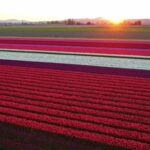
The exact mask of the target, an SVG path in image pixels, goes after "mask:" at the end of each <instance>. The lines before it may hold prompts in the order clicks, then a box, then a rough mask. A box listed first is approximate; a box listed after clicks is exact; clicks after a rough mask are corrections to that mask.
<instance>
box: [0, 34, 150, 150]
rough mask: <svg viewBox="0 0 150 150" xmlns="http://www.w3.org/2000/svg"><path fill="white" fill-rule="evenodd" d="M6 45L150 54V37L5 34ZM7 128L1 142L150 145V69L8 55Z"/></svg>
mask: <svg viewBox="0 0 150 150" xmlns="http://www.w3.org/2000/svg"><path fill="white" fill-rule="evenodd" d="M0 49H1V50H3V51H5V50H9V51H14V50H18V51H20V52H21V51H26V52H30V53H32V51H36V52H39V53H45V52H46V53H47V52H48V53H49V52H51V51H55V52H57V53H59V52H65V53H73V54H75V53H82V54H88V55H90V54H91V55H101V54H105V55H113V56H114V55H117V56H115V57H119V56H120V55H121V57H124V56H126V57H128V56H129V57H137V58H139V59H149V61H150V42H149V41H136V40H133V41H128V40H87V39H86V40H85V39H84V40H83V39H82V40H81V39H63V38H61V39H55V38H53V39H48V38H10V37H9V38H6V37H5V38H4V37H3V38H0ZM73 54H72V55H73ZM49 55H50V53H49ZM113 56H112V57H113ZM134 59H136V58H134ZM118 63H119V62H118ZM124 65H125V64H124ZM0 133H1V134H0V149H17V150H22V149H23V150H24V149H25V150H30V149H31V150H56V149H57V150H114V149H115V150H117V149H122V150H124V149H133V150H149V149H150V70H144V69H143V70H142V69H127V68H126V69H124V68H113V67H112V68H111V67H104V66H103V67H101V66H88V65H85V66H84V65H75V64H63V63H61V64H59V63H48V62H31V61H18V60H8V59H7V60H6V59H0Z"/></svg>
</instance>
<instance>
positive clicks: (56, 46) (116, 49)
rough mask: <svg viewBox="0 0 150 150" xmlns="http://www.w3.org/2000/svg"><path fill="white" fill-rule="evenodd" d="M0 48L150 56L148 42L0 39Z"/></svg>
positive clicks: (149, 44) (149, 43)
mask: <svg viewBox="0 0 150 150" xmlns="http://www.w3.org/2000/svg"><path fill="white" fill-rule="evenodd" d="M0 48H1V49H2V48H4V49H19V50H44V51H58V52H78V53H96V54H121V55H141V56H150V51H149V49H150V42H148V41H147V42H144V41H122V40H81V39H78V40H77V39H76V40H75V39H70V40H68V39H67V40H66V39H40V38H37V39H36V38H0Z"/></svg>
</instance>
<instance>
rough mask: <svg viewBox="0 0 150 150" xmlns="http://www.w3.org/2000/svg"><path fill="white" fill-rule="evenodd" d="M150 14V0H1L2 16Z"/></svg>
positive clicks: (52, 17) (41, 17) (123, 16)
mask: <svg viewBox="0 0 150 150" xmlns="http://www.w3.org/2000/svg"><path fill="white" fill-rule="evenodd" d="M97 17H103V18H106V19H110V20H114V21H115V20H116V21H117V20H121V19H137V18H140V19H141V18H150V0H0V20H6V19H20V20H32V21H39V20H41V21H44V20H63V19H67V18H97Z"/></svg>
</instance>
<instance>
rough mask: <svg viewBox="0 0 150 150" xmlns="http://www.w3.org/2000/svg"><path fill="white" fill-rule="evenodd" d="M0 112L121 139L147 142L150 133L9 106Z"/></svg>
mask: <svg viewBox="0 0 150 150" xmlns="http://www.w3.org/2000/svg"><path fill="white" fill-rule="evenodd" d="M0 113H3V114H7V115H13V116H17V117H21V118H26V119H31V120H36V121H41V122H45V123H47V124H55V125H61V126H64V127H68V128H75V129H80V130H83V131H84V130H86V131H89V132H95V133H100V134H107V135H110V136H114V137H120V138H122V139H131V140H136V141H140V142H145V143H149V142H150V135H149V134H146V133H141V132H137V131H131V130H130V131H128V130H123V129H117V130H116V128H112V127H106V126H101V125H96V124H93V123H87V122H81V121H76V120H71V119H66V118H57V117H54V116H48V115H45V114H42V115H41V114H38V113H31V112H27V111H20V110H17V109H11V108H5V107H0Z"/></svg>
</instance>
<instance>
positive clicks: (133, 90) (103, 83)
mask: <svg viewBox="0 0 150 150" xmlns="http://www.w3.org/2000/svg"><path fill="white" fill-rule="evenodd" d="M4 75H5V78H6V77H7V78H6V79H7V80H9V79H10V74H7V73H4V74H3V73H2V74H1V78H3V76H4ZM11 76H13V78H14V79H15V81H16V82H17V79H20V80H21V79H22V78H20V75H19V74H18V75H17V76H14V75H11ZM21 77H23V78H24V82H25V81H29V80H32V81H33V82H32V83H40V84H41V82H38V80H37V79H39V78H36V77H33V76H29V77H27V76H25V75H24V74H22V75H21ZM56 79H57V78H53V77H51V76H50V77H49V78H48V79H45V78H42V81H43V84H44V83H50V84H53V86H54V85H60V84H59V83H61V85H62V86H63V87H64V88H67V87H69V89H70V88H71V89H72V88H74V87H75V88H76V87H79V86H82V87H83V88H82V89H81V90H91V89H93V91H91V93H90V94H92V92H94V94H97V93H98V92H99V89H100V90H102V89H101V88H103V90H105V89H106V88H107V90H108V89H110V90H112V89H114V88H115V89H116V90H118V92H120V93H122V92H123V93H126V91H128V93H130V94H140V95H142V96H150V89H149V88H148V89H143V88H144V87H143V88H142V87H140V88H141V89H140V88H138V87H137V86H138V85H137V86H136V87H132V88H131V87H125V86H123V87H122V86H121V85H118V84H116V83H115V84H112V83H110V82H109V81H101V82H100V83H99V84H100V85H101V86H99V84H98V83H97V84H95V83H92V84H90V85H89V84H86V83H83V82H80V81H72V82H70V81H68V80H67V82H65V79H64V78H62V80H58V79H57V81H58V82H59V83H58V82H57V83H56V82H55V80H56ZM70 83H72V84H73V86H71V85H70ZM44 85H45V84H44ZM61 85H60V86H61ZM135 85H136V84H135ZM45 86H46V85H45ZM129 90H130V91H129ZM143 91H144V92H143Z"/></svg>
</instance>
